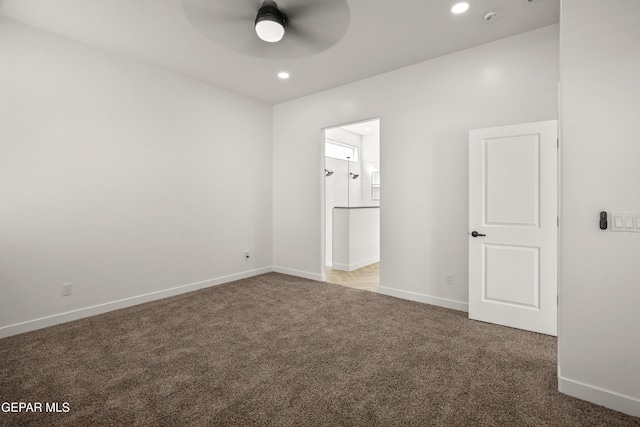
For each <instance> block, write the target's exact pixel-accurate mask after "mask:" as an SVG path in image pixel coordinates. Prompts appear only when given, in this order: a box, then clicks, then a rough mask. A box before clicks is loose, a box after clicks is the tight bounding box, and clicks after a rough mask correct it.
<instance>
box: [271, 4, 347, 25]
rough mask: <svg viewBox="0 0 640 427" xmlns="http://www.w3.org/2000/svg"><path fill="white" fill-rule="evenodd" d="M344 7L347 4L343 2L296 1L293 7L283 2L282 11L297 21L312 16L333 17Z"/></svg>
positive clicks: (290, 18) (291, 19)
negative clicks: (337, 10)
mask: <svg viewBox="0 0 640 427" xmlns="http://www.w3.org/2000/svg"><path fill="white" fill-rule="evenodd" d="M344 6H346V3H345V2H344V1H343V0H296V1H295V3H293V4H291V5H289V4H287V3H285V2H284V1H283V2H282V6H280V9H281V10H282V12H283V13H284V14H285V15H286V16H287V18H288V19H289V20H290V21H295V20H299V19H302V18H305V17H308V16H311V15H315V16H321V15H327V14H328V15H333V14H335V13H336V9H343V8H344ZM347 9H348V6H347Z"/></svg>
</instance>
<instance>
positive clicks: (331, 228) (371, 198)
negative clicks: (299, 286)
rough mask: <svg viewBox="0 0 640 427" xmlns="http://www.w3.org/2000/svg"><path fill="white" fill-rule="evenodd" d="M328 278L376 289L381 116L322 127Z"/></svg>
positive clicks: (378, 258)
mask: <svg viewBox="0 0 640 427" xmlns="http://www.w3.org/2000/svg"><path fill="white" fill-rule="evenodd" d="M323 144H324V175H325V194H324V195H325V203H324V209H325V212H324V218H325V221H324V240H325V253H324V255H325V256H324V259H325V262H324V265H325V274H326V281H327V282H331V283H337V284H340V285H344V286H349V287H354V288H358V289H364V290H368V291H373V292H378V288H379V286H380V188H381V180H380V176H381V174H380V120H379V119H370V120H365V121H362V122H357V123H350V124H346V125H341V126H336V127H331V128H326V129H325V130H324V141H323Z"/></svg>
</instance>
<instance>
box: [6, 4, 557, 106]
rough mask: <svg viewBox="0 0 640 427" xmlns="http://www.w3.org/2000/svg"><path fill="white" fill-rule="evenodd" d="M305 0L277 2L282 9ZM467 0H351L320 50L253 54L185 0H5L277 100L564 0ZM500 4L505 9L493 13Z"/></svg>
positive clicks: (95, 42) (113, 46) (493, 32)
mask: <svg viewBox="0 0 640 427" xmlns="http://www.w3.org/2000/svg"><path fill="white" fill-rule="evenodd" d="M211 1H212V2H216V1H223V0H211ZM237 1H238V2H240V1H242V2H244V3H246V2H247V1H253V2H255V4H256V6H255V7H256V11H257V9H258V8H259V6H260V3H261V1H260V0H237ZM300 1H302V0H279V1H278V5H279V6H280V7H281V8H283V9H284V8H285V7H287V6H290V5H292V4H293V5H295V3H296V2H300ZM315 1H323V0H315ZM467 1H468V2H469V3H470V4H471V7H470V9H469V10H468V11H467V12H466V13H464V14H462V15H453V14H452V13H451V11H450V9H451V6H452V5H453V4H454V3H455V2H456V0H393V1H391V0H346V3H347V4H348V7H349V12H350V21H349V26H348V29H347V31H346V34H345V35H344V37H343V38H342V39H341V40H340V41H338V43H336V44H335V45H333V46H332V47H331V48H329V49H327V50H325V51H323V52H321V53H318V54H315V55H312V56H306V57H303V58H294V59H267V58H262V57H252V56H248V55H245V54H241V53H237V52H235V51H233V50H231V49H229V48H227V47H225V45H228V43H227V44H225V43H220V42H216V41H213V40H211V39H209V38H207V37H206V36H205V35H203V34H202V33H201V32H199V31H198V30H196V29H195V28H194V27H193V26H192V25H191V23H190V22H189V20H188V19H187V18H186V16H185V13H184V11H183V5H182V1H181V0H56V1H51V0H0V15H3V16H5V17H7V18H10V19H13V20H16V21H19V22H23V23H26V24H29V25H31V26H34V27H36V28H40V29H42V30H46V31H49V32H51V33H55V34H58V35H61V36H64V37H67V38H69V39H72V40H76V41H78V42H81V43H85V44H87V45H90V46H94V47H97V48H99V49H103V50H105V51H108V52H112V53H115V54H117V55H121V56H124V57H128V58H131V59H134V60H138V61H143V62H145V63H148V64H151V65H154V66H158V67H162V68H165V69H168V70H171V71H173V72H176V73H179V74H182V75H185V76H188V77H191V78H193V79H196V80H199V81H202V82H205V83H209V84H212V85H215V86H218V87H221V88H224V89H227V90H229V91H232V92H236V93H239V94H243V95H246V96H249V97H251V98H254V99H257V100H261V101H264V102H267V103H270V104H277V103H280V102H283V101H287V100H290V99H294V98H298V97H301V96H304V95H308V94H311V93H315V92H319V91H322V90H325V89H329V88H332V87H336V86H340V85H342V84H346V83H349V82H353V81H356V80H360V79H363V78H366V77H370V76H373V75H376V74H380V73H384V72H387V71H391V70H394V69H397V68H400V67H404V66H407V65H411V64H415V63H417V62H421V61H424V60H427V59H431V58H434V57H437V56H441V55H446V54H449V53H452V52H456V51H459V50H463V49H467V48H469V47H473V46H477V45H480V44H483V43H487V42H490V41H493V40H497V39H501V38H504V37H508V36H511V35H515V34H518V33H522V32H526V31H530V30H533V29H536V28H540V27H543V26H547V25H551V24H554V23H557V22H558V19H559V0H533V1H530V0H467ZM493 10H499V11H500V14H501V18H500V19H499V20H497V21H495V22H491V23H487V22H485V21H484V20H483V16H484V15H485V14H486V13H487V12H489V11H493ZM248 31H253V22H249V23H248ZM285 37H286V35H285ZM282 70H286V71H288V72H289V73H291V78H290V79H289V80H286V81H283V80H279V79H278V78H277V76H276V74H277V73H278V72H279V71H282Z"/></svg>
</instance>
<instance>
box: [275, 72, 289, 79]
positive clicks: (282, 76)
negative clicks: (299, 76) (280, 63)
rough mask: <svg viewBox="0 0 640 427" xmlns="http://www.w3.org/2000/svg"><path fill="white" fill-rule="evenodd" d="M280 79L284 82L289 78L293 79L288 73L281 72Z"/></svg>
mask: <svg viewBox="0 0 640 427" xmlns="http://www.w3.org/2000/svg"><path fill="white" fill-rule="evenodd" d="M278 77H280V78H281V79H282V80H286V79H288V78H289V77H291V75H290V74H289V73H287V72H286V71H280V72H279V73H278Z"/></svg>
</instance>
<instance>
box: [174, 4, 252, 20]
mask: <svg viewBox="0 0 640 427" xmlns="http://www.w3.org/2000/svg"><path fill="white" fill-rule="evenodd" d="M256 5H257V2H256V0H242V1H235V2H234V1H228V0H227V1H219V0H216V1H211V0H182V9H183V10H184V13H185V15H186V16H187V18H188V19H189V21H191V23H192V24H194V25H196V23H198V24H197V25H214V24H215V25H221V24H222V25H224V24H225V23H227V22H233V21H238V20H247V19H249V20H252V19H255V16H256V10H257V9H256V7H259V5H258V6H256Z"/></svg>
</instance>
